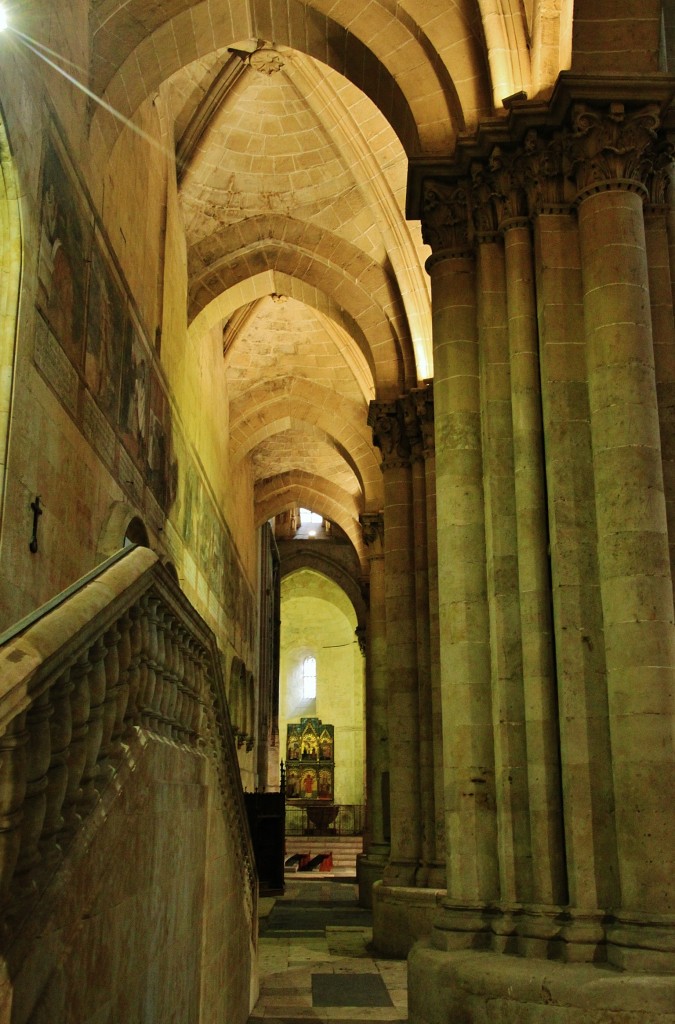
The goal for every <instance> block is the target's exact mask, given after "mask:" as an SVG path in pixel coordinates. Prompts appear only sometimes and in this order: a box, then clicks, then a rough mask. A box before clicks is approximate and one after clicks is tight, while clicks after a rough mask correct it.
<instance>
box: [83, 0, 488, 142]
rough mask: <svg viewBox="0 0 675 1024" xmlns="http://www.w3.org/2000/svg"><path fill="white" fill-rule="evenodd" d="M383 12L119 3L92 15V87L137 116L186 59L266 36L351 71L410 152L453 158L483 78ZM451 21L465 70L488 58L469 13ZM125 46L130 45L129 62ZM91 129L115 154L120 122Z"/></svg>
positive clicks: (137, 0)
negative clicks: (447, 60) (459, 71)
mask: <svg viewBox="0 0 675 1024" xmlns="http://www.w3.org/2000/svg"><path fill="white" fill-rule="evenodd" d="M350 6H351V7H352V8H353V9H352V10H351V11H348V7H350ZM368 6H370V7H372V5H368ZM377 8H378V9H377V10H376V11H372V10H371V11H370V14H369V15H367V14H366V12H365V10H364V6H363V4H362V3H360V2H358V3H357V2H355V0H352V2H351V4H349V3H345V4H343V5H341V11H340V14H341V20H340V21H338V20H335V18H333V17H329V16H327V15H326V14H324V13H323V12H321V11H318V10H317V9H316V5H315V3H314V2H313V0H288V2H287V3H286V4H283V5H269V6H268V5H267V4H256V3H253V2H249V3H241V2H237V0H214V2H213V3H211V4H205V3H204V4H200V5H198V6H197V7H196V8H192V9H191V5H190V0H176V2H175V3H174V4H173V5H172V13H171V16H169V17H167V16H166V15H165V14H163V12H162V5H159V4H157V5H155V8H154V10H151V11H150V12H149V11H148V10H147V4H146V3H145V0H128V2H126V3H121V2H120V4H119V6H118V8H117V10H116V11H113V12H111V11H110V8H109V6H108V5H107V4H106V5H104V4H103V3H101V4H100V5H99V9H100V16H99V19H98V21H97V20H96V17H94V19H93V20H94V24H93V33H92V36H93V52H92V59H91V70H90V80H91V86H92V88H93V90H94V91H95V92H96V93H97V95H99V96H101V97H102V98H103V99H104V101H105V103H107V104H108V105H109V106H112V107H113V108H115V109H116V110H118V111H119V112H120V113H121V114H122V115H123V116H124V117H127V118H131V117H133V115H134V113H135V112H136V111H137V110H138V108H139V107H140V106H141V104H142V103H143V102H144V101H145V100H146V99H147V98H148V97H149V96H150V95H152V93H153V92H156V91H157V90H158V89H159V87H160V85H161V84H162V82H164V81H165V80H166V79H167V78H168V77H170V76H171V75H172V74H173V73H174V72H175V71H177V70H179V69H180V68H181V67H182V66H184V65H185V64H186V63H189V62H191V61H193V60H195V59H200V58H203V57H206V56H207V55H208V54H210V53H213V52H214V51H217V50H222V51H223V52H224V53H225V52H226V51H227V49H228V48H229V47H234V46H236V44H237V43H238V42H239V41H247V42H248V41H253V42H256V41H258V40H267V41H269V42H270V43H271V44H272V45H273V46H274V47H288V48H289V49H291V50H298V51H299V52H301V53H305V54H307V56H310V57H313V58H315V59H316V60H319V61H321V62H322V63H324V64H327V65H328V66H329V67H331V68H333V69H334V70H336V71H338V72H339V73H340V74H342V75H344V77H345V78H347V79H348V80H349V81H351V82H352V83H353V84H354V85H356V86H357V87H358V88H359V89H361V91H362V92H364V93H365V94H366V95H367V96H368V97H369V98H370V99H371V100H372V101H373V102H374V103H375V105H376V106H377V107H378V108H379V109H380V110H381V112H382V113H383V115H384V116H385V117H386V119H387V120H388V121H389V123H390V125H391V126H392V128H393V130H394V131H395V132H396V134H397V136H398V137H399V139H400V141H401V144H402V145H403V147H404V149H405V151H406V153H407V154H408V155H409V156H413V155H420V154H429V155H431V154H438V155H441V154H444V153H447V152H449V151H451V149H452V147H453V145H454V140H455V136H456V133H457V132H458V131H461V130H463V129H464V127H465V118H464V114H463V110H464V109H467V110H469V111H471V112H474V111H478V110H483V111H485V109H486V106H485V101H484V84H485V83H484V76H483V75H475V74H474V75H464V76H462V78H461V79H460V80H458V82H457V83H455V81H454V80H453V78H452V76H451V75H450V73H449V71H448V70H447V68H446V67H445V65H444V63H443V62H442V60H441V59H440V57H439V56H438V54H437V53H436V50H435V48H434V47H433V45H432V43H431V41H430V40H429V38H428V36H427V35H426V33H425V31H424V30H423V28H422V27H421V26H420V25H419V24H418V23H416V22H415V21H414V20H413V19H412V18H411V17H410V16H409V15H407V14H404V13H403V12H401V11H399V10H398V9H394V10H392V9H391V8H389V9H387V7H385V5H384V4H382V5H380V4H377ZM104 12H105V13H104ZM373 14H375V22H373ZM447 16H448V19H449V20H452V21H455V22H456V23H457V28H458V32H457V36H456V38H457V39H459V40H460V41H461V42H462V44H463V45H464V46H465V47H466V48H468V51H469V52H468V53H467V54H466V55H462V56H464V60H461V58H460V61H459V63H460V66H461V65H463V66H464V67H466V66H467V64H468V65H469V66H472V65H475V63H476V61H477V60H479V61H480V54H479V51H478V50H477V48H476V46H475V40H473V39H472V38H471V37H470V35H469V36H467V32H466V25H465V21H464V18H463V16H462V13H461V12H460V11H458V10H456V9H455V5H453V6H452V8H451V9H450V10H449V11H448V15H447ZM347 26H348V27H347ZM120 40H124V45H125V50H124V53H123V59H122V60H121V61H120V60H119V59H118V56H117V54H118V50H119V48H120ZM474 51H475V52H474ZM400 83H404V86H402V85H401V84H400ZM92 129H94V131H95V132H96V133H100V136H101V141H102V144H103V146H104V149H105V151H106V155H109V153H110V151H111V150H112V147H113V145H114V143H115V141H116V139H117V137H118V135H119V134H120V133H121V131H122V128H121V126H120V123H119V122H118V121H117V119H113V118H112V117H110V115H109V114H108V113H107V112H106V111H105V110H104V109H97V110H96V111H95V112H94V115H93V118H92Z"/></svg>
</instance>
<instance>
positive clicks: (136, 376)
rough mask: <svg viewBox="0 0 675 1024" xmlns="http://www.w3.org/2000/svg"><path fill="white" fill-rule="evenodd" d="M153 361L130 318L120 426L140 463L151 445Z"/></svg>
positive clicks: (121, 393)
mask: <svg viewBox="0 0 675 1024" xmlns="http://www.w3.org/2000/svg"><path fill="white" fill-rule="evenodd" d="M149 391H150V361H149V358H148V354H147V352H146V349H145V346H144V345H143V342H142V341H141V337H140V334H139V332H138V330H137V328H136V326H135V325H134V323H133V322H132V321H131V320H130V321H129V325H128V331H127V334H126V338H125V344H124V353H123V356H122V381H121V386H120V412H119V430H120V436H121V438H122V443H123V444H124V447H125V448H126V450H127V451H128V453H129V455H131V457H132V459H133V460H134V462H135V463H136V465H138V466H142V465H143V460H144V457H145V452H146V451H147V447H148V416H147V412H148V395H149Z"/></svg>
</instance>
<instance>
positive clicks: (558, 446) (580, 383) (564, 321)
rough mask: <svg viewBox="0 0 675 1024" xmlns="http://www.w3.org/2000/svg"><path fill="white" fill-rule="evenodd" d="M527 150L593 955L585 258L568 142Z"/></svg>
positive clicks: (572, 833) (574, 779) (579, 870)
mask: <svg viewBox="0 0 675 1024" xmlns="http://www.w3.org/2000/svg"><path fill="white" fill-rule="evenodd" d="M527 148H528V156H527V165H528V166H527V168H526V172H525V179H526V185H527V190H528V195H529V207H530V212H531V215H532V217H533V222H534V242H535V267H536V271H537V282H536V283H537V289H536V290H537V300H538V308H537V318H538V328H539V359H540V364H541V382H542V408H543V422H544V431H545V437H546V474H547V476H546V479H547V491H548V521H549V537H550V548H551V574H552V593H553V622H554V631H555V644H556V667H557V678H558V699H559V711H560V714H559V726H560V743H561V775H562V789H563V804H564V822H565V853H566V869H567V870H566V874H567V885H568V893H569V903H570V909H569V911H568V916H569V921H568V923H567V924H566V925H565V927H564V928H563V931H562V937H563V939H564V940H565V943H564V946H563V950H564V955H565V956H566V958H567V959H569V960H594V959H595V958H596V957H597V955H598V950H602V942H603V939H604V932H603V928H602V925H601V916H602V908H606V907H611V906H613V905H615V903H616V900H617V864H616V844H615V835H614V819H613V785H612V769H611V748H610V739H609V721H608V707H607V692H606V685H605V651H604V636H603V628H602V606H601V601H600V589H599V587H600V581H599V570H598V558H597V530H596V521H595V500H594V490H595V484H594V479H593V464H592V451H591V435H590V424H589V418H590V413H589V405H588V388H587V383H586V381H587V366H586V352H585V342H584V324H583V300H582V286H581V257H580V253H579V237H578V229H577V222H576V217H575V215H574V212H573V209H572V206H571V199H572V197H573V196H572V195H569V194H568V191H569V190H568V183H567V181H566V179H565V177H564V175H563V173H562V148H561V145H560V143H559V142H555V141H554V142H551V143H546V142H544V140H542V139H541V138H539V137H537V135H536V133H534V132H531V133H529V140H528V147H527Z"/></svg>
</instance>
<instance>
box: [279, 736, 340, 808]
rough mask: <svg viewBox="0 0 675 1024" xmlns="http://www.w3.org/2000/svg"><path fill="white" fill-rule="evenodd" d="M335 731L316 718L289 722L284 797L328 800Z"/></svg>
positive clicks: (331, 794)
mask: <svg viewBox="0 0 675 1024" xmlns="http://www.w3.org/2000/svg"><path fill="white" fill-rule="evenodd" d="M334 741H335V729H334V726H332V725H324V723H323V722H322V721H321V719H320V718H301V719H300V722H299V723H296V722H289V724H288V727H287V732H286V797H287V799H289V800H332V799H333V792H334V778H335V760H334V749H335V747H334Z"/></svg>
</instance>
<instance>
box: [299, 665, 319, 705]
mask: <svg viewBox="0 0 675 1024" xmlns="http://www.w3.org/2000/svg"><path fill="white" fill-rule="evenodd" d="M302 696H303V697H304V699H305V700H314V698H315V697H316V658H305V660H304V661H303V663H302Z"/></svg>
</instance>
